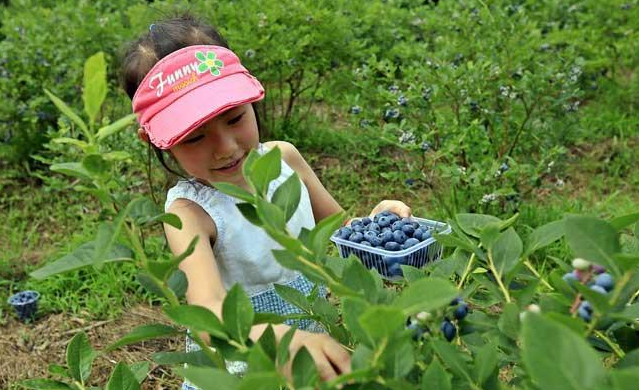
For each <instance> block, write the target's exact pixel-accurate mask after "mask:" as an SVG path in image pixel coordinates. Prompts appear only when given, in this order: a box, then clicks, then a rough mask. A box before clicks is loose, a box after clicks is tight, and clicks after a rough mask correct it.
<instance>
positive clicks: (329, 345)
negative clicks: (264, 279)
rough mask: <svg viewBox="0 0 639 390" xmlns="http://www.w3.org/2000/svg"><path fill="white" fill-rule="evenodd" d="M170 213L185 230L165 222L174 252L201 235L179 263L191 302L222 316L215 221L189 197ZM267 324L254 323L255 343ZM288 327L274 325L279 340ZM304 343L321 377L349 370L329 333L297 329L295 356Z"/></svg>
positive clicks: (287, 371) (204, 336) (347, 361)
mask: <svg viewBox="0 0 639 390" xmlns="http://www.w3.org/2000/svg"><path fill="white" fill-rule="evenodd" d="M167 212H169V213H173V214H176V215H177V216H178V217H179V218H180V220H181V221H182V229H179V230H178V229H176V228H174V227H172V226H170V225H167V224H165V225H164V231H165V234H166V239H167V242H168V244H169V247H170V248H171V251H172V252H173V253H174V254H175V255H178V254H180V253H183V252H184V251H185V250H186V248H188V246H189V243H190V242H191V240H192V239H193V237H196V236H199V240H198V243H197V245H196V246H195V250H194V251H193V253H192V254H191V255H190V256H188V257H187V258H186V259H184V260H183V261H182V262H181V263H180V265H179V267H180V269H181V270H182V271H183V272H184V273H185V274H186V278H187V280H188V288H187V291H186V300H187V302H188V304H190V305H199V306H203V307H206V308H207V309H209V310H211V311H212V312H213V313H215V315H216V316H217V317H218V318H220V319H221V318H222V302H224V298H225V297H226V290H225V289H224V285H223V283H222V278H221V277H220V273H219V270H218V267H217V263H216V261H215V255H214V254H213V249H212V242H211V241H212V239H213V240H214V238H215V237H216V236H217V234H216V233H217V232H216V228H215V223H214V222H213V221H212V220H211V217H210V216H209V215H208V214H207V213H206V211H204V210H203V209H202V208H201V207H200V206H199V205H197V204H195V203H193V202H191V201H189V200H186V199H177V200H176V201H175V202H173V204H171V207H170V208H169V209H168V210H167ZM267 326H268V325H266V324H260V325H255V326H253V327H252V328H251V332H250V333H249V338H250V339H251V340H253V341H254V342H256V341H258V340H259V338H260V336H261V335H262V333H264V330H266V328H267ZM289 329H290V327H289V326H288V325H284V324H278V325H273V330H274V333H275V338H276V340H277V342H278V343H279V341H280V340H281V338H282V337H283V336H284V334H285V333H286V332H287V331H288V330H289ZM199 335H200V337H201V338H202V339H203V340H204V341H205V342H206V343H207V344H210V339H209V336H208V334H207V333H199ZM302 346H304V347H306V348H307V350H308V351H309V353H310V354H311V356H312V357H313V359H314V360H315V363H316V366H317V368H318V370H319V373H320V376H321V377H322V379H324V380H330V379H333V378H334V377H335V376H336V375H338V374H339V373H348V372H350V356H349V355H348V352H346V350H345V349H344V348H343V347H342V346H341V345H340V344H339V343H338V342H337V341H335V340H333V339H332V338H330V337H329V336H328V335H326V334H316V333H310V332H306V331H302V330H297V331H296V332H295V335H294V336H293V339H292V340H291V344H290V347H289V349H290V350H291V356H294V354H295V352H296V351H297V350H298V349H299V348H301V347H302ZM284 372H285V374H286V375H288V376H289V378H290V362H289V364H287V365H286V366H285V367H284Z"/></svg>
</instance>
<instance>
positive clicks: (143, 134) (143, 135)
mask: <svg viewBox="0 0 639 390" xmlns="http://www.w3.org/2000/svg"><path fill="white" fill-rule="evenodd" d="M138 137H139V138H140V139H141V140H142V141H143V142H146V143H147V144H148V143H149V135H148V134H147V133H146V131H144V129H143V128H141V127H140V128H138Z"/></svg>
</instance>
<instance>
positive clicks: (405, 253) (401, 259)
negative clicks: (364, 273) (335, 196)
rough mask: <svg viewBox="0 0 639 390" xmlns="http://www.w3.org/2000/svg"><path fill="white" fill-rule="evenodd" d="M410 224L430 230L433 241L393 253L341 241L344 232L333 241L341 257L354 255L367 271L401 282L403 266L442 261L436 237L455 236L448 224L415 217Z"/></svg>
mask: <svg viewBox="0 0 639 390" xmlns="http://www.w3.org/2000/svg"><path fill="white" fill-rule="evenodd" d="M363 219H364V218H354V219H353V220H352V221H351V224H352V223H353V221H357V220H360V221H361V220H363ZM410 220H411V221H414V222H417V223H418V224H419V226H420V227H422V228H423V227H426V228H428V229H429V232H430V237H429V238H427V239H425V240H423V241H421V242H419V243H418V244H416V245H413V246H411V247H408V248H405V249H400V250H394V251H393V250H386V249H382V248H376V247H373V246H368V245H365V244H361V243H357V242H352V241H349V240H348V239H344V238H340V237H339V232H340V229H338V230H336V231H335V232H334V233H333V235H332V236H331V238H330V239H331V241H332V242H333V243H334V244H335V245H336V246H337V249H338V251H339V255H340V257H342V258H347V257H349V256H350V255H351V254H353V255H355V256H356V257H357V258H358V259H359V260H360V261H361V262H362V264H364V266H365V267H366V268H368V269H373V268H375V269H376V270H377V272H378V273H379V274H380V276H381V277H382V278H384V279H387V280H399V279H402V278H403V271H402V269H401V265H410V266H412V267H415V268H422V267H423V266H424V265H426V264H428V263H431V262H433V261H436V260H439V259H440V258H441V256H442V251H443V246H442V245H441V244H440V243H439V242H437V240H435V238H434V237H433V236H432V234H433V233H437V234H450V233H451V232H452V229H451V227H450V226H449V225H448V224H446V223H444V222H439V221H433V220H430V219H424V218H417V217H411V218H410Z"/></svg>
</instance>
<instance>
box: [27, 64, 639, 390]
mask: <svg viewBox="0 0 639 390" xmlns="http://www.w3.org/2000/svg"><path fill="white" fill-rule="evenodd" d="M104 66H105V65H104V61H103V57H102V55H101V53H98V54H97V55H95V56H93V57H91V58H90V59H89V60H88V61H87V64H86V66H85V72H87V76H88V77H87V79H89V80H92V81H91V82H90V83H89V85H87V86H86V87H85V96H87V98H86V99H85V107H86V112H87V115H88V118H89V123H92V122H93V121H92V120H91V118H92V117H93V115H94V113H95V112H96V111H97V110H99V107H100V105H101V103H102V99H103V96H104V94H105V92H106V91H105V88H104V87H103V86H104V83H103V82H102V83H101V82H100V81H99V80H101V79H102V80H103V78H104ZM46 94H47V95H48V97H49V98H50V99H52V100H53V101H54V103H55V104H56V106H57V107H58V108H59V109H60V110H61V111H62V113H63V114H64V115H65V116H68V117H69V118H70V119H71V120H72V121H74V122H75V123H76V124H77V125H78V126H80V127H81V128H82V129H83V130H85V137H87V138H88V139H90V140H93V142H92V143H89V144H84V143H76V142H72V141H71V140H70V139H68V140H66V141H65V142H66V143H69V144H74V145H75V144H77V145H76V146H78V147H79V148H80V149H81V150H82V151H83V152H84V154H85V155H86V156H85V157H83V158H82V160H81V161H80V162H75V163H74V162H69V163H66V164H65V165H63V166H62V167H61V166H60V164H56V165H53V166H52V167H51V169H54V170H57V171H59V172H62V173H65V174H68V175H71V176H74V177H78V178H79V179H80V182H79V183H78V184H76V185H77V186H79V187H85V188H89V189H91V190H92V191H93V193H94V194H95V195H96V197H98V198H99V199H100V201H101V203H102V204H103V206H104V207H105V208H106V209H107V210H108V212H109V213H110V215H111V216H112V218H107V220H106V221H105V222H103V223H102V224H101V225H100V227H99V229H98V233H97V236H96V238H95V240H93V241H90V242H87V243H85V244H83V245H81V246H80V247H79V248H77V250H76V251H74V252H73V253H72V254H69V255H67V256H65V257H63V258H61V259H59V260H57V261H55V262H52V263H50V264H47V265H45V266H44V267H42V268H40V269H38V270H36V271H34V272H33V273H32V274H31V275H32V276H33V277H35V278H39V279H41V278H45V277H47V276H50V275H53V274H57V273H61V272H66V271H69V270H72V269H77V268H81V267H88V266H91V267H94V268H95V269H100V268H101V267H103V266H104V264H105V263H107V262H114V261H120V262H123V261H126V262H132V263H134V264H135V265H136V266H137V267H138V268H139V272H138V274H137V281H138V282H139V283H140V284H141V285H143V286H144V287H145V288H146V289H147V290H149V291H150V292H152V293H155V294H157V295H158V296H160V297H162V298H163V302H164V306H163V312H164V314H165V315H166V316H167V317H168V318H170V319H171V320H172V322H173V323H174V325H173V326H169V325H163V324H148V325H143V326H140V327H138V328H136V329H134V330H133V331H132V332H130V333H129V334H127V335H125V336H124V337H122V338H121V339H120V340H118V341H116V342H115V343H113V344H111V345H109V346H107V347H106V348H103V349H101V350H96V349H94V348H93V347H92V346H91V345H90V344H89V342H88V338H87V335H86V334H85V333H83V332H81V333H78V334H77V335H76V336H74V337H73V339H71V341H70V342H69V344H68V346H67V359H66V360H67V361H66V366H60V365H56V364H52V365H50V367H49V370H50V373H51V377H50V378H41V379H27V380H24V381H22V382H21V383H20V384H21V385H22V386H23V387H25V388H31V389H51V388H56V389H88V388H105V389H123V388H127V389H137V388H140V385H141V382H143V380H144V378H145V377H146V373H147V372H148V370H149V362H135V363H130V364H127V363H125V362H119V363H118V364H117V365H116V367H115V368H114V370H113V372H112V374H111V376H110V378H109V380H108V382H107V383H106V384H94V383H91V366H92V363H93V361H94V360H95V358H96V357H98V356H100V355H101V354H106V353H108V352H109V351H112V350H114V349H116V348H123V347H125V346H127V345H130V344H134V343H138V342H141V341H144V340H149V339H153V338H158V337H167V336H174V335H178V334H182V335H184V334H185V328H188V329H190V330H191V331H193V332H192V333H191V336H192V337H193V338H194V340H195V342H196V343H197V344H199V345H200V346H201V347H203V348H202V350H201V351H197V352H190V353H183V352H177V351H164V352H158V353H155V354H153V356H151V358H152V359H153V360H154V361H155V362H157V363H158V364H162V365H166V366H167V367H170V368H171V369H172V370H173V371H174V372H175V373H177V374H178V375H180V376H183V377H185V378H187V379H189V381H191V382H192V383H194V384H196V385H197V386H199V387H201V388H202V389H204V390H207V389H214V388H219V385H220V383H224V384H225V388H228V389H252V388H255V386H258V385H259V388H264V389H280V388H290V389H304V388H321V389H337V388H346V389H363V388H366V389H370V388H374V389H414V388H422V389H428V388H437V389H440V388H441V389H451V388H470V389H498V388H512V389H566V388H567V389H599V388H603V387H606V388H611V389H634V388H635V387H636V383H637V380H639V360H638V359H639V332H637V326H638V325H639V322H638V320H637V319H638V318H639V302H638V301H637V298H638V295H639V253H638V252H637V251H636V248H637V240H638V239H637V237H639V213H635V214H630V215H624V216H620V217H618V218H614V219H612V220H602V219H598V218H595V217H591V216H585V215H572V214H567V215H565V216H564V217H563V218H562V219H560V220H557V221H553V222H551V223H549V224H546V225H543V226H540V227H538V228H537V229H535V230H533V231H532V232H531V233H530V234H528V235H527V236H526V237H525V239H522V237H521V236H520V234H519V233H518V232H517V231H516V230H515V229H514V227H513V225H514V223H515V221H516V219H517V217H518V216H517V215H513V216H512V217H511V218H509V219H506V220H503V219H500V218H497V217H494V216H490V215H485V214H468V213H466V214H457V215H455V216H454V218H451V219H449V220H448V221H447V224H448V225H449V226H451V227H452V232H450V233H449V234H441V232H440V231H437V230H435V231H431V229H428V228H426V229H424V226H421V225H420V223H419V222H417V221H418V220H413V219H406V220H402V219H399V217H398V216H396V215H394V214H392V213H389V212H382V213H379V214H377V215H374V216H371V217H372V218H370V217H364V218H361V219H355V220H353V221H351V223H350V226H348V227H341V228H340V226H341V225H342V221H344V219H345V213H343V212H340V213H337V214H334V215H332V216H330V217H327V218H325V219H324V220H322V221H320V222H319V223H318V224H317V225H316V226H315V227H314V228H313V229H312V230H308V229H305V228H303V229H302V231H301V232H300V234H299V235H298V236H297V237H295V236H293V235H292V234H291V233H290V231H289V230H288V228H287V222H288V220H289V219H290V218H291V217H292V215H293V213H294V211H295V210H296V209H297V206H298V204H299V200H300V194H301V185H302V184H301V181H300V179H299V177H298V175H297V174H296V173H294V174H293V175H291V176H290V177H289V178H288V179H287V180H286V181H285V182H284V183H282V184H281V185H280V187H278V188H277V189H276V191H275V192H274V193H273V195H272V197H271V198H270V199H269V198H268V197H267V189H268V187H269V184H270V183H271V181H272V180H274V179H276V178H277V177H279V175H280V169H281V152H280V150H279V149H278V148H274V149H273V150H271V151H269V152H268V153H266V154H264V155H262V156H260V155H259V154H258V153H257V151H255V150H253V151H251V153H250V154H249V156H248V157H247V159H246V162H245V164H244V166H243V167H242V173H243V175H244V177H245V178H246V180H247V183H249V184H250V186H251V187H252V189H253V192H249V191H246V190H244V189H242V188H240V187H237V186H235V185H232V184H229V183H212V184H213V185H214V186H215V187H216V188H217V189H219V190H220V191H222V192H224V193H226V194H228V195H230V196H233V197H235V198H237V199H239V200H241V203H239V204H238V205H237V207H238V209H239V210H240V212H241V213H242V214H243V216H244V217H245V218H247V219H248V220H249V221H250V222H251V223H253V224H255V225H257V226H260V227H261V228H262V229H263V230H264V231H265V232H266V233H267V234H268V235H269V236H270V237H272V238H273V239H274V240H275V241H276V242H278V243H279V244H281V246H282V248H283V249H277V250H273V254H274V256H275V258H276V259H277V261H278V262H280V263H281V264H282V265H283V266H285V267H287V268H290V269H294V270H297V271H300V272H302V273H303V274H304V275H306V276H307V277H308V278H309V279H310V280H312V281H313V282H315V283H316V286H319V285H325V286H326V287H328V288H329V290H330V291H331V294H332V295H333V296H334V298H335V300H336V302H337V304H336V305H331V304H327V303H326V301H324V300H323V298H320V297H319V296H318V294H317V292H318V288H317V287H316V288H315V289H314V291H313V292H311V293H310V294H309V295H308V296H304V295H303V294H300V293H299V292H297V291H295V290H292V289H287V288H285V287H284V286H277V287H278V288H277V291H278V294H280V295H281V296H282V297H283V298H284V299H286V300H288V301H289V302H291V303H292V304H294V305H295V306H297V307H298V308H299V311H300V312H299V314H293V315H288V316H279V315H275V314H272V313H256V312H254V311H253V308H252V306H251V304H250V300H249V298H248V296H247V295H246V294H245V292H244V291H243V290H242V288H241V287H240V286H239V285H235V286H233V288H232V289H231V290H230V291H229V292H228V294H227V296H226V298H225V301H224V304H223V310H222V318H218V317H217V316H216V315H215V314H213V313H212V312H211V311H209V310H208V309H206V308H204V307H201V306H197V305H189V304H186V303H185V302H184V294H185V292H186V288H187V286H188V282H187V279H186V276H185V274H184V273H183V272H182V271H181V270H179V269H178V265H179V263H180V262H181V261H182V260H183V259H184V258H186V257H187V256H188V255H189V254H190V253H192V251H193V248H194V245H195V243H196V242H197V238H196V239H194V240H193V242H192V243H191V245H190V246H189V248H188V249H187V250H186V251H185V252H184V253H182V254H181V255H179V256H176V257H172V258H170V259H168V260H167V259H154V258H152V257H151V256H150V255H149V254H147V251H146V250H145V247H144V245H143V242H144V234H143V232H144V230H146V229H148V228H149V226H151V225H152V224H154V223H159V222H164V223H168V224H170V225H172V226H175V227H177V228H179V227H180V226H181V221H180V220H179V219H178V218H177V217H176V216H175V215H172V214H165V213H162V212H160V211H159V210H157V208H155V207H154V204H153V202H152V201H150V200H149V199H148V198H146V197H144V196H139V197H134V198H127V197H123V196H117V195H116V192H118V191H124V186H125V183H121V182H117V181H116V182H114V183H112V182H110V181H109V180H106V179H105V177H108V175H107V173H108V172H110V169H112V166H111V165H110V164H109V163H108V162H107V161H105V160H104V159H98V158H96V157H92V156H96V154H95V152H96V151H99V146H100V145H99V141H98V140H99V139H100V138H104V137H107V136H108V135H110V134H113V133H115V132H117V131H119V130H121V129H122V128H124V127H125V126H126V125H125V124H126V123H127V121H130V120H131V119H130V118H129V117H125V118H123V119H121V120H118V121H116V122H114V123H113V124H111V125H107V126H105V127H102V128H101V129H99V130H95V129H94V128H93V127H90V126H87V125H86V124H85V122H84V121H83V120H82V119H81V118H80V116H79V115H78V114H76V113H74V112H73V111H72V110H71V109H70V108H69V107H68V106H66V105H65V104H64V103H63V102H62V101H61V100H59V99H58V98H56V97H55V96H54V95H52V94H50V93H49V92H48V91H46ZM78 142H80V141H78ZM103 152H104V151H103ZM101 155H104V153H102V154H101ZM118 186H122V187H118ZM386 228H388V229H390V230H383V229H386ZM366 233H371V234H368V235H366ZM388 234H390V236H388V237H385V235H388ZM408 235H410V236H412V237H410V238H408ZM431 235H432V237H430V236H431ZM332 236H340V237H343V238H346V237H347V236H348V240H351V241H359V243H361V242H364V241H363V240H364V239H366V242H368V243H369V244H371V246H370V248H371V250H372V249H373V246H372V243H371V241H374V242H376V241H377V240H380V241H381V240H382V238H389V239H390V241H388V242H386V245H385V246H384V248H383V249H382V248H374V249H377V250H380V251H384V252H387V253H399V252H397V250H398V249H399V250H400V251H401V250H404V251H405V250H410V249H411V248H412V247H413V246H416V245H420V244H422V243H423V242H425V241H422V240H424V239H425V240H430V239H431V238H434V239H435V240H437V242H439V243H441V244H443V245H444V246H446V247H448V248H450V249H449V252H450V254H449V256H447V257H446V258H444V259H441V260H438V261H433V262H431V263H429V264H427V266H426V267H423V268H415V267H411V266H410V265H406V264H404V263H402V264H400V265H399V267H400V269H401V271H402V272H401V274H402V275H403V278H402V279H401V280H400V281H398V282H388V281H387V282H385V281H384V280H383V279H382V277H381V276H380V274H379V273H378V271H377V269H376V268H375V267H370V269H369V268H367V267H365V266H364V264H363V263H362V262H361V261H360V259H358V258H357V257H356V256H354V255H351V256H349V257H348V258H346V259H345V258H342V257H335V256H332V255H331V254H330V252H328V251H327V249H328V245H327V244H328V242H329V239H330V238H331V237H332ZM360 236H361V237H360ZM425 236H426V237H425ZM621 236H623V237H624V242H633V245H624V246H622V244H621V239H620V237H621ZM410 239H414V240H417V241H422V242H420V243H411V242H409V240H410ZM560 240H562V241H564V242H565V243H566V244H567V245H568V247H569V249H570V256H572V258H573V259H570V258H554V257H553V258H551V260H552V261H553V262H555V263H556V269H554V270H553V271H552V272H549V273H548V277H547V278H546V277H544V276H542V275H541V274H540V272H539V271H538V270H537V269H536V268H535V266H534V265H533V264H532V263H531V261H530V260H529V259H530V257H531V256H532V255H533V254H534V253H535V252H537V251H539V250H541V249H543V248H545V247H547V246H548V245H550V244H553V243H555V242H557V241H560ZM400 242H402V243H401V244H400ZM376 243H377V242H376ZM389 243H394V244H395V245H388V244H389ZM380 244H381V242H380ZM400 245H403V248H402V247H401V246H400ZM380 246H381V245H380ZM629 248H630V250H628V249H629ZM571 268H573V269H571ZM380 318H383V319H384V320H383V321H380ZM287 319H295V320H299V319H312V320H315V321H318V322H319V323H320V324H321V325H322V326H323V327H324V328H325V329H326V331H327V332H328V333H329V334H330V335H331V336H333V337H335V338H336V339H338V340H339V341H340V342H341V343H343V344H344V345H346V346H347V347H348V348H349V349H350V350H352V362H353V371H352V372H351V373H349V374H344V375H341V376H339V377H338V378H336V379H334V380H331V381H328V382H320V381H319V374H318V372H317V370H316V368H315V365H314V362H313V360H312V358H311V357H310V354H309V353H308V351H306V350H305V349H303V348H302V349H301V350H300V351H298V352H297V353H296V354H295V356H290V352H289V350H288V343H289V342H290V340H291V337H292V334H293V332H295V327H293V328H292V329H291V330H290V331H289V332H288V334H287V335H286V336H285V337H284V338H283V339H282V340H281V341H280V342H279V344H278V343H276V342H275V338H274V333H273V330H272V328H271V327H268V328H267V330H266V331H265V332H264V334H263V335H262V336H261V338H260V339H259V340H258V341H257V342H252V341H251V340H250V339H249V338H248V334H249V330H250V329H251V326H252V325H255V324H262V323H269V324H276V323H281V322H283V321H285V320H287ZM197 332H206V333H207V334H209V336H210V337H211V344H212V346H214V347H215V348H214V349H212V348H208V347H206V345H205V344H204V342H203V340H202V339H201V338H200V336H198V333H197ZM549 351H552V352H553V354H552V358H551V357H549ZM225 359H226V360H240V361H245V362H247V363H248V367H249V368H248V371H247V372H246V374H245V375H243V376H242V377H236V376H233V375H231V374H229V373H228V372H227V371H226V370H225V367H226V366H225ZM289 359H292V362H293V363H292V364H293V365H292V369H293V370H292V372H293V374H292V377H291V378H288V377H285V376H283V375H282V373H281V372H280V369H281V367H282V366H283V364H284V363H286V362H287V361H288V360H289ZM184 363H187V364H188V367H185V366H184ZM95 385H99V386H103V387H97V386H95Z"/></svg>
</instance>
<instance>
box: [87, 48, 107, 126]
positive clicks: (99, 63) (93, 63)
mask: <svg viewBox="0 0 639 390" xmlns="http://www.w3.org/2000/svg"><path fill="white" fill-rule="evenodd" d="M106 94H107V81H106V62H105V60H104V53H103V52H98V53H96V54H94V55H92V56H91V57H89V59H87V60H86V62H85V63H84V88H83V91H82V100H83V101H84V111H85V112H86V113H87V115H88V117H89V121H90V122H91V123H94V122H95V118H96V116H97V115H98V112H100V107H101V106H102V103H103V102H104V98H106Z"/></svg>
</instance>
